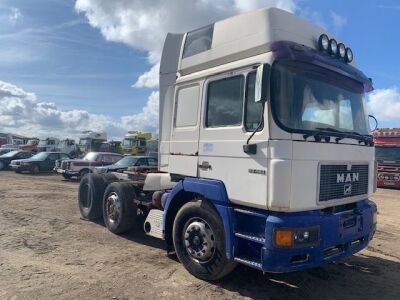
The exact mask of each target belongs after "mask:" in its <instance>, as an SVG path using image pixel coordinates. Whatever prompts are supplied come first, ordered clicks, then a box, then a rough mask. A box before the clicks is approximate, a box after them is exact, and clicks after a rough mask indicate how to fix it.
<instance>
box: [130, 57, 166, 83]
mask: <svg viewBox="0 0 400 300" xmlns="http://www.w3.org/2000/svg"><path fill="white" fill-rule="evenodd" d="M159 71H160V64H159V63H158V64H155V65H154V66H153V67H152V68H151V69H150V70H149V71H147V72H146V73H144V74H142V75H140V76H139V78H138V80H137V81H136V83H135V84H134V85H133V87H136V88H143V87H147V88H157V87H158V81H159V80H158V78H159V75H158V73H159Z"/></svg>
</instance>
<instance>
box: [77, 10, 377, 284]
mask: <svg viewBox="0 0 400 300" xmlns="http://www.w3.org/2000/svg"><path fill="white" fill-rule="evenodd" d="M370 90H372V83H371V81H370V79H369V78H368V77H367V76H365V75H364V74H363V73H362V72H361V71H360V70H358V69H357V68H356V66H355V63H354V61H353V53H352V50H351V48H350V47H348V46H346V45H345V44H344V43H343V42H342V41H340V40H339V39H337V38H336V37H334V36H333V35H332V34H330V33H327V32H326V31H325V30H324V29H322V28H320V27H318V26H315V25H313V24H311V23H309V22H307V21H305V20H303V19H301V18H299V17H297V16H294V15H292V14H290V13H287V12H285V11H282V10H279V9H274V8H270V9H261V10H258V11H254V12H250V13H247V14H243V15H239V16H235V17H232V18H229V19H226V20H222V21H218V22H216V23H214V24H211V25H208V26H205V27H202V28H200V29H196V30H193V31H191V32H187V33H184V34H168V35H167V37H166V40H165V44H164V49H163V53H162V59H161V65H160V120H159V172H158V173H149V174H142V173H138V172H130V171H125V173H124V174H117V173H115V174H108V177H107V178H106V177H96V176H94V177H93V176H92V177H88V176H86V177H84V178H83V179H82V181H81V183H80V189H79V207H80V211H81V215H82V216H83V218H86V219H95V218H98V217H100V216H102V217H103V219H104V223H105V225H106V226H107V228H108V229H109V230H110V231H112V232H114V233H121V232H124V231H127V230H131V229H132V228H133V225H134V224H135V223H136V221H137V215H142V216H144V217H145V218H146V220H145V222H144V224H143V229H144V231H145V232H146V233H147V234H148V235H151V236H154V237H157V238H161V239H164V240H165V242H166V244H167V248H168V249H169V250H171V251H173V250H174V251H175V252H176V254H177V256H178V258H179V260H180V261H181V263H182V264H183V265H184V266H185V268H186V269H187V270H188V271H189V272H190V273H191V274H193V275H194V276H197V277H199V278H201V279H206V280H216V279H219V278H221V277H223V276H225V275H227V274H228V273H229V272H230V271H232V270H233V268H234V267H235V265H236V264H237V263H240V264H244V265H246V266H249V267H252V268H255V269H258V270H261V271H264V272H290V271H296V270H303V269H306V268H311V267H316V266H320V265H323V264H326V263H329V262H332V261H337V260H339V259H342V258H345V257H348V256H350V255H352V254H354V253H356V252H359V251H360V250H362V249H363V248H365V247H366V246H367V245H368V243H369V241H370V240H371V239H372V237H373V235H374V233H375V229H376V216H377V208H376V205H375V204H374V203H373V202H372V201H370V200H369V197H370V196H371V195H372V194H373V193H374V174H375V168H374V167H375V164H374V157H375V149H374V147H373V140H372V136H371V135H370V134H369V131H370V130H369V125H368V124H367V122H366V120H367V117H366V112H365V109H364V105H365V103H364V97H365V93H366V92H368V91H370ZM112 176H114V178H113V177H112ZM89 191H92V193H89ZM95 195H98V196H95ZM100 195H101V196H100ZM87 203H90V205H89V204H87Z"/></svg>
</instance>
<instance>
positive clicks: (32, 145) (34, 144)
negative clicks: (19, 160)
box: [18, 138, 39, 152]
mask: <svg viewBox="0 0 400 300" xmlns="http://www.w3.org/2000/svg"><path fill="white" fill-rule="evenodd" d="M38 144H39V139H37V138H33V139H29V140H28V141H27V143H26V144H24V145H19V147H18V148H19V149H20V150H24V151H31V152H37V148H38Z"/></svg>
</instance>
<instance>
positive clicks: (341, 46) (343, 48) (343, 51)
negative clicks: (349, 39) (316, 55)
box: [337, 43, 346, 59]
mask: <svg viewBox="0 0 400 300" xmlns="http://www.w3.org/2000/svg"><path fill="white" fill-rule="evenodd" d="M337 47H338V57H339V58H343V59H344V58H345V57H346V46H345V45H344V44H343V43H340V44H339V45H337Z"/></svg>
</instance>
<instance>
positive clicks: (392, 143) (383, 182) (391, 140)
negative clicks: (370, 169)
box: [373, 128, 400, 188]
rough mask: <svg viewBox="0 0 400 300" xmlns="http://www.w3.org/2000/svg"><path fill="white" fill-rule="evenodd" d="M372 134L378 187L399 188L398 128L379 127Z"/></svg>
mask: <svg viewBox="0 0 400 300" xmlns="http://www.w3.org/2000/svg"><path fill="white" fill-rule="evenodd" d="M373 135H374V142H375V151H376V160H377V163H378V174H377V185H378V187H395V188H400V128H380V129H377V130H375V131H374V132H373Z"/></svg>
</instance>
